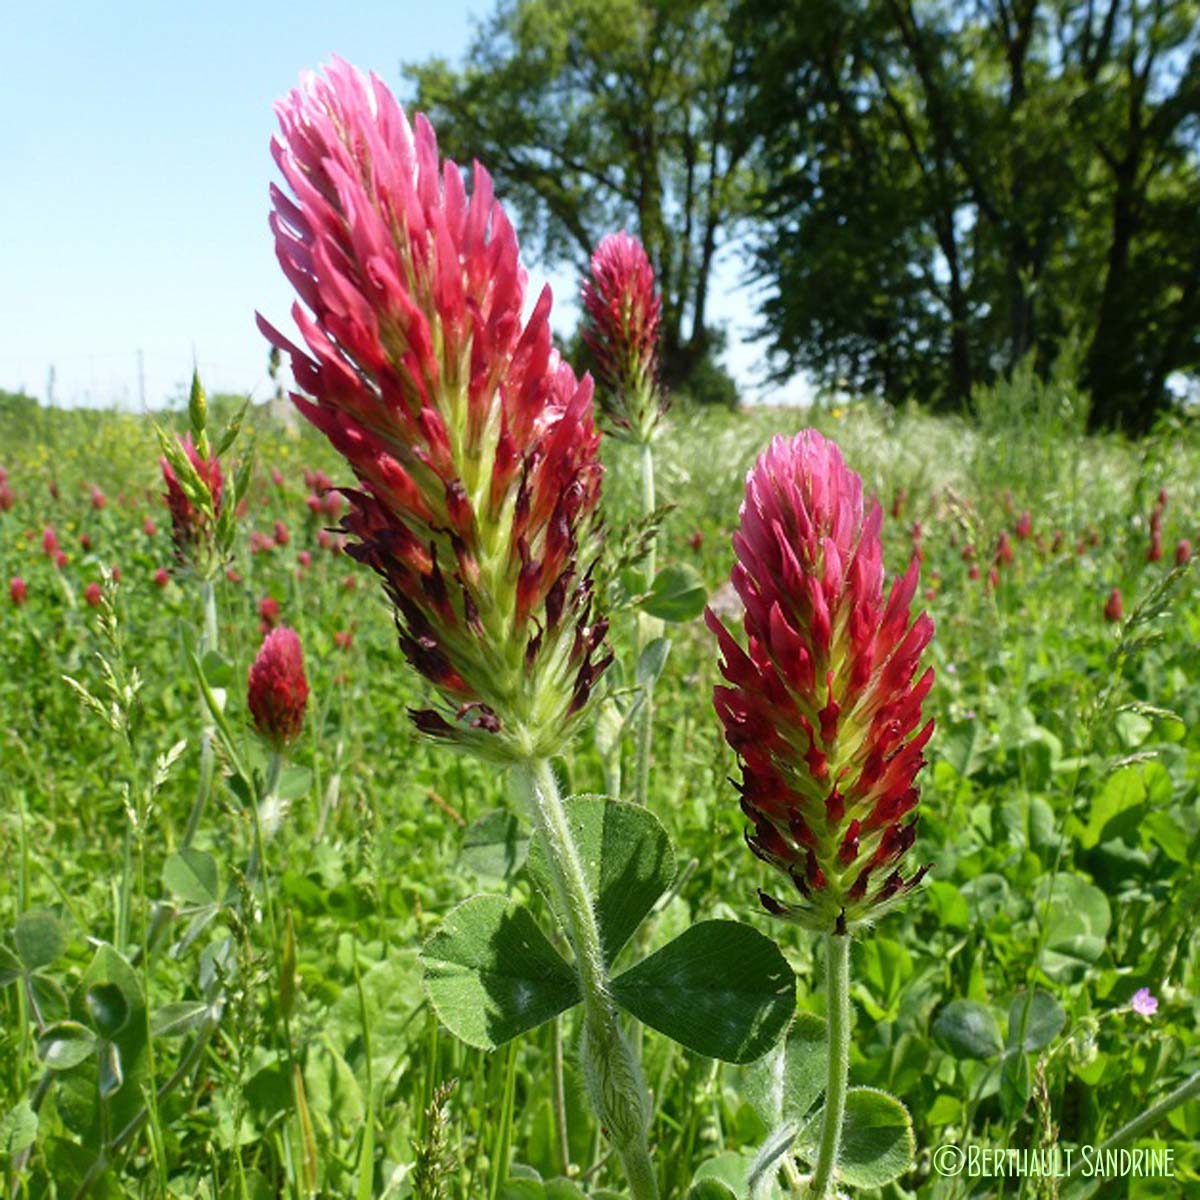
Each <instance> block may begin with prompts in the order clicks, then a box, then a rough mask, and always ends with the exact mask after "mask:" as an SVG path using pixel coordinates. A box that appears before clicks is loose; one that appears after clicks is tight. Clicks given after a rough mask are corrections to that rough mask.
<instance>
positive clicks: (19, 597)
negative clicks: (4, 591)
mask: <svg viewBox="0 0 1200 1200" xmlns="http://www.w3.org/2000/svg"><path fill="white" fill-rule="evenodd" d="M8 595H9V598H10V599H11V600H12V602H13V603H14V604H15V605H16V606H17V607H18V608H20V607H21V605H22V604H24V603H25V601H26V600H28V599H29V588H28V587H27V586H26V584H25V580H23V579H22V578H21V577H20V575H14V576H13V577H12V578H11V579H10V580H9V581H8Z"/></svg>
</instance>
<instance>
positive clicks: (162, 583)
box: [154, 567, 171, 588]
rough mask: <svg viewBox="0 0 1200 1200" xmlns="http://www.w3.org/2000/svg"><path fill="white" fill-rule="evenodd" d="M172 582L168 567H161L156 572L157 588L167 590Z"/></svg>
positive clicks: (155, 581)
mask: <svg viewBox="0 0 1200 1200" xmlns="http://www.w3.org/2000/svg"><path fill="white" fill-rule="evenodd" d="M170 582H171V573H170V572H169V571H168V570H167V568H166V567H159V568H158V570H157V571H155V572H154V583H155V586H156V587H160V588H165V587H166V586H167V584H168V583H170Z"/></svg>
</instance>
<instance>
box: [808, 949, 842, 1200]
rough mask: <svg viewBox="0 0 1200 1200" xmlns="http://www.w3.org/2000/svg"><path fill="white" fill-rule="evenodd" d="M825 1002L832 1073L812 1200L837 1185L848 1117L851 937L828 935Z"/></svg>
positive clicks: (823, 1198)
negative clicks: (844, 1129)
mask: <svg viewBox="0 0 1200 1200" xmlns="http://www.w3.org/2000/svg"><path fill="white" fill-rule="evenodd" d="M825 1003H826V1009H827V1017H826V1029H827V1034H828V1038H827V1046H828V1053H829V1074H828V1078H827V1079H826V1083H825V1114H824V1117H823V1119H822V1122H821V1141H820V1144H819V1147H818V1150H817V1165H816V1169H815V1170H814V1171H813V1176H812V1181H811V1183H810V1184H809V1187H808V1193H807V1194H808V1196H809V1197H811V1200H826V1197H827V1196H829V1195H830V1192H831V1190H832V1188H833V1184H834V1171H835V1170H836V1168H837V1161H838V1149H839V1147H840V1146H841V1141H842V1123H843V1121H844V1119H845V1116H846V1087H847V1082H848V1080H849V1075H850V936H849V934H836V933H827V934H825Z"/></svg>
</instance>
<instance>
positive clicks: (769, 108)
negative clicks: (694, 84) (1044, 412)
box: [741, 0, 1200, 431]
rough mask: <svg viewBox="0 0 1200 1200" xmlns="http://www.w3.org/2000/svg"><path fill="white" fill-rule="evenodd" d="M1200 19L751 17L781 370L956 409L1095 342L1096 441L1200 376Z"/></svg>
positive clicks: (1098, 7)
mask: <svg viewBox="0 0 1200 1200" xmlns="http://www.w3.org/2000/svg"><path fill="white" fill-rule="evenodd" d="M1198 15H1200V9H1198V6H1197V5H1196V4H1194V3H1183V2H1167V0H1161V2H1147V0H1108V2H1107V3H1103V2H1100V3H1097V2H1096V0H1087V2H1082V3H1081V2H1075V0H1054V2H1049V3H1040V2H1038V0H977V2H975V3H971V4H960V3H957V2H954V0H942V2H926V3H916V2H914V0H793V2H792V3H790V4H784V5H780V4H779V3H778V2H777V0H748V2H747V4H746V5H745V7H744V8H743V9H742V13H741V16H742V20H743V22H744V26H743V31H744V35H745V38H746V39H747V40H748V41H749V42H750V43H751V44H752V45H753V47H754V51H753V63H754V65H753V68H752V73H753V75H754V83H755V87H754V102H753V105H752V107H751V119H752V120H753V121H754V122H755V124H756V126H757V128H758V130H759V131H760V133H761V135H762V143H761V146H760V151H761V154H762V158H763V162H764V167H765V174H766V178H767V184H766V188H765V191H764V194H763V208H762V210H761V213H760V214H759V217H760V220H759V224H758V226H757V228H758V233H759V240H758V252H757V267H758V272H759V274H760V276H761V277H762V278H763V279H764V280H766V281H767V282H768V283H769V284H770V294H769V297H768V299H767V301H766V303H765V305H764V309H763V318H764V326H765V330H766V332H767V334H768V336H769V339H770V343H771V346H772V348H773V350H774V351H775V352H776V354H777V355H778V357H779V363H780V365H781V368H782V369H783V370H785V371H790V370H792V369H795V368H796V367H804V368H807V369H808V370H810V371H811V372H813V373H814V374H815V375H816V376H817V377H818V378H821V379H823V380H825V381H827V382H834V381H844V382H845V383H846V384H847V385H849V386H850V387H852V388H854V389H858V390H866V391H871V392H876V393H879V394H882V395H884V396H887V397H888V398H891V399H902V398H904V397H906V396H913V397H915V398H917V399H918V400H922V401H928V402H931V403H933V404H938V405H943V406H958V405H961V404H963V403H965V402H966V400H967V399H968V397H969V395H970V393H971V389H972V387H973V386H974V385H975V384H977V383H980V382H985V381H989V380H991V379H992V378H993V377H994V376H995V375H996V374H997V373H999V372H1002V371H1006V370H1011V369H1012V367H1013V366H1014V365H1015V364H1016V363H1017V362H1018V361H1019V360H1020V359H1021V358H1022V357H1023V356H1024V355H1025V354H1026V353H1027V352H1029V351H1031V350H1032V351H1035V352H1036V353H1037V358H1038V361H1039V364H1040V365H1041V367H1042V369H1044V370H1048V369H1049V367H1050V365H1051V363H1052V361H1053V359H1054V357H1055V356H1056V354H1057V353H1058V351H1059V348H1060V347H1061V346H1062V344H1063V343H1064V340H1065V339H1067V338H1069V337H1073V338H1075V339H1077V340H1078V341H1079V343H1080V344H1081V346H1082V348H1083V355H1082V358H1081V364H1082V365H1081V379H1080V380H1079V382H1080V383H1081V384H1083V385H1085V386H1086V387H1087V388H1088V389H1089V391H1090V392H1091V395H1092V419H1093V424H1094V425H1102V426H1114V425H1120V426H1124V427H1126V428H1128V429H1130V430H1133V431H1139V430H1144V429H1146V428H1147V427H1148V426H1149V424H1150V423H1151V422H1152V421H1153V418H1154V416H1155V414H1156V413H1157V412H1158V411H1159V410H1160V409H1161V408H1162V407H1164V405H1165V404H1166V403H1167V391H1166V381H1167V379H1168V376H1170V375H1171V373H1172V372H1175V371H1179V370H1188V369H1193V368H1195V366H1196V364H1197V361H1198V359H1200V336H1198V331H1200V295H1198V294H1197V280H1198V276H1200V173H1198V170H1197V155H1196V150H1197V132H1198V128H1197V117H1198V115H1200V57H1198V45H1200V38H1198V34H1197V30H1198V24H1197V17H1198Z"/></svg>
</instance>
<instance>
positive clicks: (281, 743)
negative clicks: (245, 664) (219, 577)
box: [246, 625, 308, 750]
mask: <svg viewBox="0 0 1200 1200" xmlns="http://www.w3.org/2000/svg"><path fill="white" fill-rule="evenodd" d="M246 702H247V704H248V706H249V708H250V715H251V716H252V717H253V718H254V727H255V729H257V730H258V732H259V734H260V736H261V737H263V738H264V739H265V740H266V741H267V742H269V743H270V744H271V746H272V747H274V748H275V749H276V750H282V749H284V748H285V747H287V746H288V745H290V744H291V743H292V742H294V741H295V740H296V738H298V737H299V736H300V732H301V730H302V729H303V728H304V711H305V708H306V706H307V704H308V679H307V678H306V677H305V674H304V652H303V650H302V648H301V646H300V637H299V635H298V634H297V633H296V631H295V630H294V629H289V628H288V627H287V626H286V625H280V626H279V627H278V628H277V629H272V630H271V631H270V632H269V633H268V634H267V635H266V637H264V638H263V642H262V646H261V647H260V648H259V651H258V654H257V656H256V657H255V659H254V662H253V663H252V664H251V666H250V674H249V678H248V680H247V687H246Z"/></svg>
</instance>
